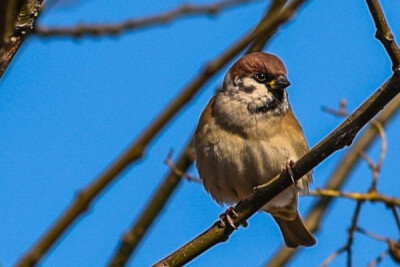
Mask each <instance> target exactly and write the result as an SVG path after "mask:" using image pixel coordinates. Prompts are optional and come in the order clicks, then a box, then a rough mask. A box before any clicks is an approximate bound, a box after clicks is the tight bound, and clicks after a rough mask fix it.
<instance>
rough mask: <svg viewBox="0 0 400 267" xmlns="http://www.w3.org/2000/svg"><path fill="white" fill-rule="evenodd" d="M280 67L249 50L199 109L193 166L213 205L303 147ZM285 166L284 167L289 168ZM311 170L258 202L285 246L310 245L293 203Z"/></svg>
mask: <svg viewBox="0 0 400 267" xmlns="http://www.w3.org/2000/svg"><path fill="white" fill-rule="evenodd" d="M289 85H290V82H289V80H288V78H287V71H286V67H285V65H284V64H283V62H282V60H281V59H279V58H278V57H277V56H275V55H272V54H269V53H264V52H255V53H251V54H248V55H246V56H244V57H242V58H241V59H239V60H238V61H237V62H235V63H234V64H233V65H232V67H231V68H230V69H229V71H228V73H227V74H226V76H225V78H224V82H223V86H222V88H221V89H220V90H219V91H218V92H217V93H216V95H215V96H214V97H213V98H212V99H211V100H210V102H209V103H208V105H207V106H206V108H205V109H204V111H203V113H202V115H201V117H200V120H199V123H198V126H197V129H196V132H195V136H194V143H193V145H194V152H195V159H196V165H197V169H198V172H199V175H200V178H201V179H202V180H203V184H204V187H205V189H206V190H207V191H208V192H209V193H210V194H211V196H212V197H213V198H214V199H215V200H216V201H217V202H218V203H219V204H228V205H232V204H236V203H238V202H240V201H241V200H244V199H246V198H247V197H248V196H249V195H250V194H251V192H252V191H253V188H254V187H256V186H258V185H260V184H264V183H266V182H268V181H269V180H271V179H272V178H274V177H275V176H276V175H278V174H279V173H280V172H281V171H282V170H285V169H286V170H288V168H289V169H290V166H291V165H292V164H293V162H294V161H295V160H297V159H298V158H300V157H301V156H302V155H303V154H305V153H306V152H307V151H308V150H309V147H308V144H307V141H306V139H305V136H304V133H303V130H302V127H301V126H300V124H299V122H298V121H297V119H296V117H295V115H294V114H293V111H292V109H291V107H290V104H289V99H288V93H287V91H286V88H287V87H288V86H289ZM289 171H290V170H289ZM311 182H312V173H311V172H310V173H308V174H306V175H305V176H304V177H302V178H301V179H300V180H298V181H297V182H296V183H294V184H293V185H291V186H289V187H288V188H286V189H285V190H284V191H283V192H281V193H280V194H279V195H278V196H276V197H275V198H273V199H272V200H271V201H269V202H268V203H267V204H266V205H264V206H263V207H262V210H263V211H266V212H268V213H270V214H271V215H272V216H273V218H274V219H275V221H276V222H277V224H278V226H279V228H280V230H281V232H282V235H283V239H284V242H285V244H286V246H287V247H290V248H295V247H298V246H306V247H308V246H313V245H314V244H315V243H316V239H315V238H314V236H313V235H312V233H311V232H310V231H309V230H308V229H307V228H306V226H305V225H304V222H303V220H302V218H301V217H300V214H299V211H298V208H297V205H298V198H299V193H304V192H307V190H308V186H309V183H311Z"/></svg>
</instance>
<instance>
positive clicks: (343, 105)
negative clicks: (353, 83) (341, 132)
mask: <svg viewBox="0 0 400 267" xmlns="http://www.w3.org/2000/svg"><path fill="white" fill-rule="evenodd" d="M322 110H323V111H325V112H326V113H329V114H331V115H333V116H336V117H347V116H349V112H348V111H347V100H346V99H342V100H341V101H340V103H339V110H336V109H333V108H330V107H327V106H322Z"/></svg>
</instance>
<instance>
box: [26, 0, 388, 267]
mask: <svg viewBox="0 0 400 267" xmlns="http://www.w3.org/2000/svg"><path fill="white" fill-rule="evenodd" d="M305 1H306V0H296V1H293V2H292V3H291V5H289V6H288V7H287V8H286V9H285V10H284V11H282V12H281V13H279V14H278V15H276V16H272V17H270V18H267V19H265V20H263V21H261V22H260V24H259V25H261V26H260V27H256V30H254V31H252V32H251V33H249V34H248V35H247V36H245V37H244V38H243V39H241V40H240V41H238V42H237V43H235V44H234V45H233V46H232V47H231V48H230V49H228V50H227V51H226V52H225V53H223V54H222V55H221V56H220V57H218V58H217V59H215V60H214V61H211V62H210V63H209V64H207V65H206V67H205V68H204V69H203V70H202V71H201V72H200V74H199V76H197V77H196V78H195V79H194V80H193V81H192V82H191V83H190V84H189V85H188V86H187V87H186V88H185V89H184V90H183V92H182V93H180V94H179V95H178V96H177V97H175V98H174V101H173V102H172V103H171V104H170V105H169V106H168V107H166V108H165V109H164V111H163V112H162V113H161V114H160V115H159V116H158V117H157V118H156V119H155V120H154V121H153V123H152V124H150V126H148V127H147V128H146V129H145V130H144V131H143V132H142V135H141V136H140V137H139V138H138V139H137V140H135V141H134V142H133V143H132V144H131V146H130V147H129V148H128V149H127V151H125V152H124V153H123V154H122V155H121V156H120V157H119V158H118V159H117V160H116V161H115V162H114V163H113V164H111V166H110V167H109V168H108V169H106V170H105V172H104V173H102V174H101V175H100V176H99V177H98V178H97V179H96V180H95V181H94V182H93V183H92V184H91V185H89V186H88V187H86V188H84V189H83V190H82V191H81V192H80V194H78V197H77V198H76V199H75V201H74V202H73V203H72V204H71V205H70V206H69V207H68V208H67V210H66V211H65V212H64V213H63V214H62V216H61V217H60V218H59V219H58V220H57V221H56V222H55V223H54V224H53V225H52V226H51V227H50V228H49V230H48V231H47V232H46V233H45V234H44V235H43V237H42V238H41V239H40V240H39V241H37V243H36V244H34V245H33V247H32V248H31V250H30V251H28V252H27V253H26V254H25V255H24V256H23V257H22V258H21V259H20V261H19V262H18V266H32V265H34V264H36V263H37V262H38V261H39V260H40V259H41V258H42V257H43V256H44V254H45V253H47V252H48V250H49V249H50V248H51V247H52V246H53V245H54V244H55V242H56V241H57V240H58V239H59V238H60V237H61V236H62V235H63V234H64V233H65V231H66V230H67V229H68V228H69V227H71V226H72V224H73V223H74V222H75V221H76V220H77V219H78V218H79V216H81V215H82V214H83V213H84V212H86V211H87V210H88V209H89V208H90V205H91V204H92V202H93V201H94V200H95V199H96V197H98V196H99V195H100V193H102V192H103V191H104V190H105V189H106V188H107V187H108V186H109V185H110V184H111V182H113V181H114V180H115V179H116V178H117V177H118V176H119V175H120V174H121V173H122V172H123V171H125V170H126V169H127V167H128V166H130V165H131V164H132V163H134V162H136V161H137V160H139V159H140V158H141V157H142V156H143V154H144V153H145V150H146V148H147V146H148V145H149V144H150V143H151V142H152V141H153V140H154V138H155V137H156V136H157V135H158V134H159V133H160V132H161V130H163V129H164V127H165V126H166V125H167V124H168V123H169V122H170V121H171V119H172V118H173V117H174V116H176V114H177V113H178V112H179V111H180V110H182V108H183V107H184V106H185V105H186V104H188V103H189V101H190V100H192V98H193V97H194V96H195V95H196V93H197V92H198V91H199V90H200V89H201V88H202V87H203V86H204V85H205V84H206V83H207V82H208V81H209V80H210V78H211V77H213V76H214V75H215V74H216V73H217V72H218V71H219V70H221V69H222V68H223V67H224V66H225V65H227V64H228V63H229V62H230V61H231V60H232V59H233V58H234V57H235V56H236V55H238V54H239V53H240V52H241V51H242V50H243V49H245V48H246V47H247V46H248V45H249V44H250V43H251V42H252V41H253V40H254V39H256V38H259V37H260V36H261V35H263V34H268V33H270V32H273V31H275V30H276V28H277V27H279V26H281V25H282V24H283V23H285V22H286V21H287V20H288V19H289V18H290V17H291V16H292V14H293V13H294V11H296V10H297V8H298V7H299V6H300V5H301V4H303V2H305ZM390 84H391V82H390ZM388 89H390V90H387V91H386V90H383V92H389V94H382V95H381V96H380V97H378V98H381V97H382V99H383V101H384V102H385V99H386V98H387V97H390V95H391V93H390V91H391V90H392V89H394V87H393V86H388Z"/></svg>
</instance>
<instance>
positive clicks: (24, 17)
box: [0, 0, 43, 79]
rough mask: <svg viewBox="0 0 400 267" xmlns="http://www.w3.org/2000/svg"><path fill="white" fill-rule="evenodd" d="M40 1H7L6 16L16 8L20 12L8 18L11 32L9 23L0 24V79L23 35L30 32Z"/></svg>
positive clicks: (37, 13) (22, 39)
mask: <svg viewBox="0 0 400 267" xmlns="http://www.w3.org/2000/svg"><path fill="white" fill-rule="evenodd" d="M42 3H43V0H25V1H23V2H21V1H18V2H11V3H9V6H8V10H7V14H6V16H10V15H9V14H8V12H14V11H16V10H20V12H19V13H18V14H17V16H16V17H14V16H12V15H11V17H10V19H11V20H13V24H12V26H13V32H12V33H9V30H8V27H9V25H2V26H0V27H3V30H2V31H3V33H2V34H3V35H4V36H0V38H3V45H0V79H1V77H2V76H3V74H4V73H5V71H6V69H7V67H8V66H9V65H10V63H11V61H12V59H13V58H14V56H15V54H16V52H17V51H18V49H19V47H20V46H21V44H22V42H23V41H24V39H25V37H26V36H28V35H29V34H30V33H31V32H32V29H33V23H34V22H35V20H36V17H37V16H38V15H39V11H40V8H41V6H42ZM21 4H22V7H21ZM10 7H11V8H10ZM13 8H15V10H12V9H13ZM10 9H11V10H10ZM1 15H3V14H1ZM3 20H4V18H3ZM8 21H9V20H8ZM4 38H5V39H4ZM0 43H1V42H0Z"/></svg>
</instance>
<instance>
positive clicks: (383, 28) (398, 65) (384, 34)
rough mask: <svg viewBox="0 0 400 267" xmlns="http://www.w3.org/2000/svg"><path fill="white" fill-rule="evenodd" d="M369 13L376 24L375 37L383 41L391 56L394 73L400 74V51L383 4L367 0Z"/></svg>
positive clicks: (376, 0) (375, 0) (374, 0)
mask: <svg viewBox="0 0 400 267" xmlns="http://www.w3.org/2000/svg"><path fill="white" fill-rule="evenodd" d="M366 1H367V4H368V8H369V11H370V12H371V15H372V18H373V19H374V22H375V27H376V34H375V37H376V38H377V39H378V40H379V41H381V43H382V44H383V46H384V47H385V49H386V52H387V53H388V54H389V56H390V59H391V61H392V64H393V67H392V69H393V71H394V72H400V49H399V46H398V45H397V43H396V41H395V39H394V35H393V33H392V31H391V30H390V27H389V25H388V23H387V21H386V18H385V14H384V13H383V10H382V7H381V4H380V3H379V1H378V0H366Z"/></svg>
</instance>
